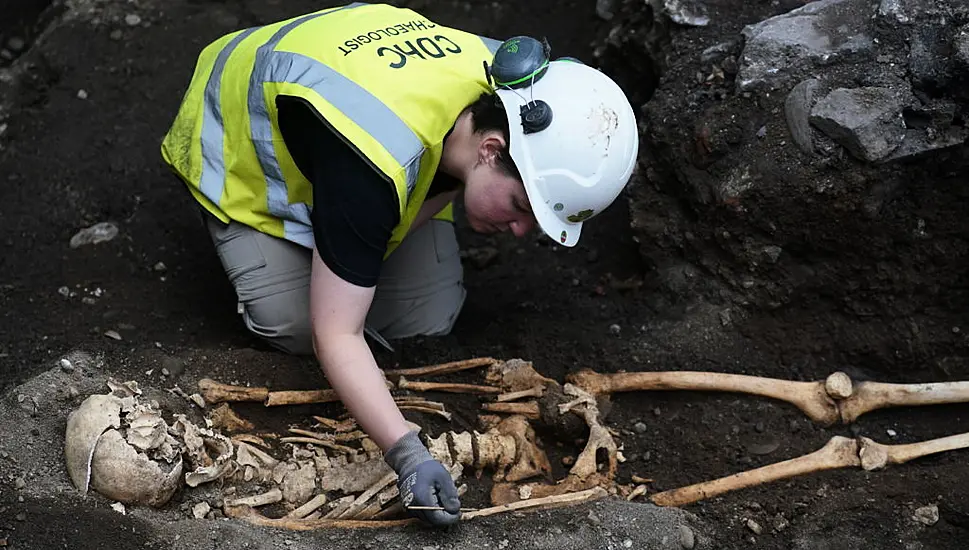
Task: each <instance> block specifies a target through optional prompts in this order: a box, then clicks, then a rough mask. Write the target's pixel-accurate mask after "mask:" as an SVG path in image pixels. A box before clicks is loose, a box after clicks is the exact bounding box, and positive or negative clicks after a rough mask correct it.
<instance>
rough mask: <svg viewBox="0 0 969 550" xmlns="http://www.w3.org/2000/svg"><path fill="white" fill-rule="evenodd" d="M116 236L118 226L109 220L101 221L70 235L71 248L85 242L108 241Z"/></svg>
mask: <svg viewBox="0 0 969 550" xmlns="http://www.w3.org/2000/svg"><path fill="white" fill-rule="evenodd" d="M117 236H118V226H116V225H115V224H113V223H111V222H101V223H98V224H95V225H92V226H91V227H87V228H84V229H82V230H80V231H78V232H77V234H75V235H74V236H73V237H71V243H70V244H71V248H77V247H79V246H84V245H87V244H99V243H104V242H108V241H110V240H111V239H114V238H115V237H117Z"/></svg>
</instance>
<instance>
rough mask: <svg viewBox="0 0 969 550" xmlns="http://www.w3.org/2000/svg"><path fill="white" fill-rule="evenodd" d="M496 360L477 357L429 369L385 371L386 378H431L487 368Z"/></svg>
mask: <svg viewBox="0 0 969 550" xmlns="http://www.w3.org/2000/svg"><path fill="white" fill-rule="evenodd" d="M497 362H498V361H497V360H496V359H493V358H491V357H476V358H473V359H465V360H463V361H452V362H450V363H442V364H440V365H430V366H427V367H418V368H416V369H394V370H386V371H384V375H385V376H390V377H397V376H410V377H416V376H430V375H436V374H450V373H452V372H459V371H463V370H468V369H476V368H478V367H485V366H489V365H493V364H495V363H497Z"/></svg>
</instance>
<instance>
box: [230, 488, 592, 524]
mask: <svg viewBox="0 0 969 550" xmlns="http://www.w3.org/2000/svg"><path fill="white" fill-rule="evenodd" d="M608 494H609V493H608V492H607V491H606V490H605V489H603V488H601V487H595V488H592V489H589V490H586V491H581V492H578V493H570V494H567V495H555V496H551V497H546V498H540V499H534V500H525V501H520V502H514V503H511V504H504V505H501V506H495V507H492V508H484V509H481V510H476V511H472V512H467V513H465V514H462V515H461V519H462V520H465V521H467V520H472V519H474V518H480V517H487V516H493V515H496V514H502V513H505V512H514V511H524V510H551V509H553V508H560V507H563V506H573V505H576V504H582V503H585V502H590V501H593V500H598V499H601V498H604V497H606V496H608ZM388 510H390V509H388ZM388 510H384V511H382V512H381V513H380V514H378V515H383V514H384V513H385V512H388ZM225 514H226V515H227V516H229V517H232V518H237V519H244V520H246V521H248V522H249V523H252V524H254V525H260V526H266V527H279V528H283V529H291V530H295V531H310V530H314V529H334V528H335V529H373V528H386V527H403V526H407V525H413V524H416V523H418V522H419V521H420V520H418V519H417V518H408V519H398V520H379V521H358V520H344V519H326V518H324V519H313V520H309V519H302V520H300V519H290V518H281V519H270V518H267V517H265V516H263V515H262V514H260V513H259V512H258V511H256V510H255V509H253V508H252V507H249V506H228V505H227V506H226V507H225ZM387 515H389V513H388V514H387Z"/></svg>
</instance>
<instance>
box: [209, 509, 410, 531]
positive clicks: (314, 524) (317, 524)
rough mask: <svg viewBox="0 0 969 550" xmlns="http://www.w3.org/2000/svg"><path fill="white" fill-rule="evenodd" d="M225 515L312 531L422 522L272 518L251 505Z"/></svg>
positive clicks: (398, 525) (399, 525)
mask: <svg viewBox="0 0 969 550" xmlns="http://www.w3.org/2000/svg"><path fill="white" fill-rule="evenodd" d="M224 511H225V515H226V516H228V517H231V518H236V519H242V520H245V521H247V522H249V523H251V524H253V525H259V526H262V527H277V528H280V529H290V530H293V531H311V530H314V529H382V528H388V527H404V526H407V525H414V524H417V523H419V522H420V520H419V519H417V518H407V519H398V520H380V521H357V520H352V519H327V518H320V519H292V518H280V519H272V518H267V517H266V516H264V515H262V514H260V513H259V512H258V511H257V510H255V509H254V508H252V507H250V506H226V507H225V510H224Z"/></svg>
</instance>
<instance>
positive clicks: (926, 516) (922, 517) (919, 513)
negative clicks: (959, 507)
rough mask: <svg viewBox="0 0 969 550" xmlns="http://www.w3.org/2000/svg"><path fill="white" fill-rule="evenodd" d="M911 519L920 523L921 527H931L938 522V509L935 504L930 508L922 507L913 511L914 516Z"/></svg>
mask: <svg viewBox="0 0 969 550" xmlns="http://www.w3.org/2000/svg"><path fill="white" fill-rule="evenodd" d="M912 519H914V520H915V521H917V522H919V523H921V524H922V525H928V526H932V525H935V524H936V523H938V522H939V507H938V506H936V505H935V504H932V505H930V506H922V507H921V508H918V509H916V510H915V514H913V515H912Z"/></svg>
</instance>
